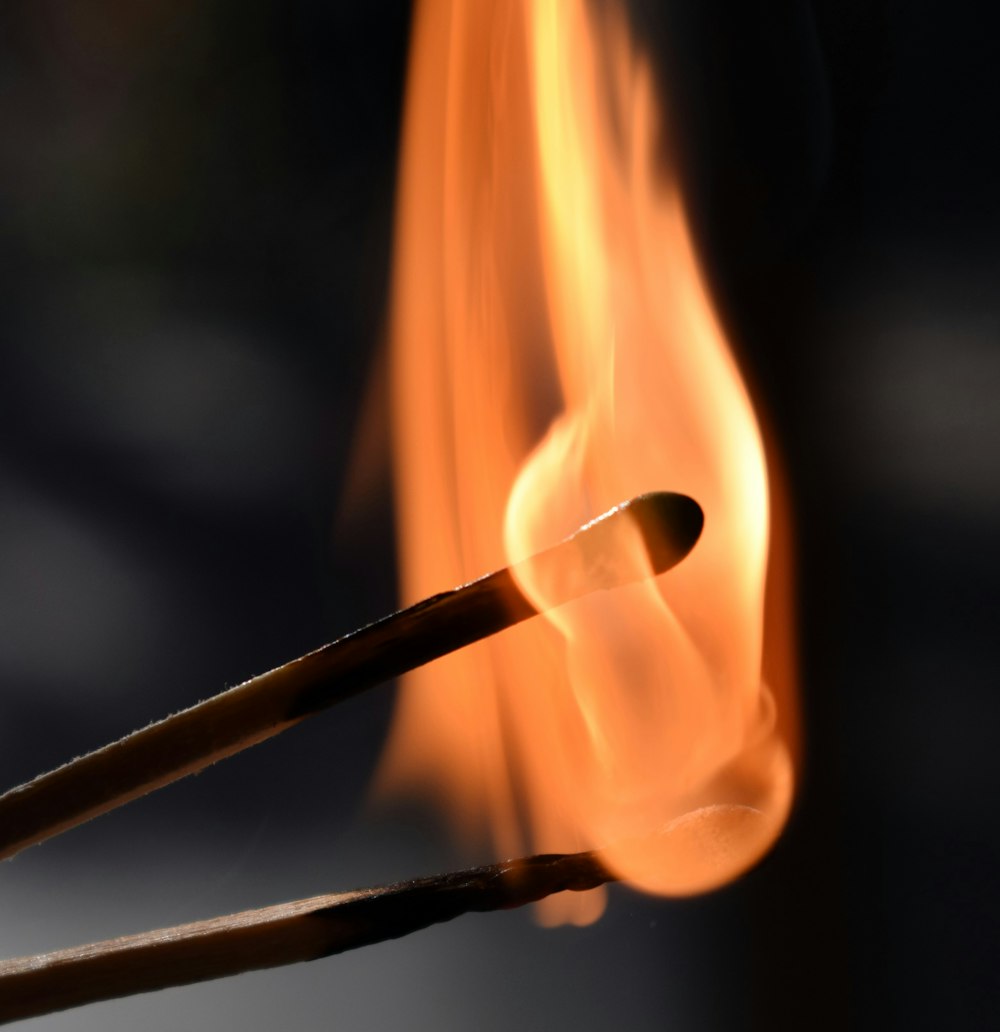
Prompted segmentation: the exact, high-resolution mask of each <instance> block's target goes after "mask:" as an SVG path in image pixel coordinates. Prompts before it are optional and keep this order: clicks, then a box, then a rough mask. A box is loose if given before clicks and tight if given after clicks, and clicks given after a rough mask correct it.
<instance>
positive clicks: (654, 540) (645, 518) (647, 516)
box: [628, 491, 705, 574]
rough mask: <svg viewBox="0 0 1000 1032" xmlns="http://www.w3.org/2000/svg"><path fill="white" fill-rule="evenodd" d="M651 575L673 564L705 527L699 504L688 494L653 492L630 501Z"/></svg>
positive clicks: (687, 550)
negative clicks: (644, 545)
mask: <svg viewBox="0 0 1000 1032" xmlns="http://www.w3.org/2000/svg"><path fill="white" fill-rule="evenodd" d="M628 511H629V513H630V514H631V516H632V518H633V519H634V520H635V522H636V524H637V525H638V527H639V530H640V532H641V533H642V539H643V541H644V542H645V544H646V551H647V552H648V553H649V561H650V563H651V564H652V567H653V573H654V574H660V573H664V572H665V571H666V570H669V569H670V568H671V567H672V566H676V565H677V564H678V563H679V562H680V561H681V560H682V559H683V558H684V557H685V556H686V555H687V554H688V553H689V552H690V551H691V549H692V548H694V546H695V545H696V544H697V542H698V538H699V537H701V531H702V528H703V527H704V526H705V514H704V512H703V511H702V508H701V506H700V505H699V504H698V503H697V502H696V501H695V500H694V499H693V498H689V497H688V496H687V495H683V494H674V493H673V492H671V491H652V492H650V493H649V494H644V495H639V496H638V497H637V498H634V499H633V500H632V501H631V502H629V506H628Z"/></svg>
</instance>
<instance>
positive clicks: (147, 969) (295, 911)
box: [0, 852, 616, 1023]
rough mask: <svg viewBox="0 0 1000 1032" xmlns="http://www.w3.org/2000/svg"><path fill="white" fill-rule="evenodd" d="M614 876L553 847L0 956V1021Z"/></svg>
mask: <svg viewBox="0 0 1000 1032" xmlns="http://www.w3.org/2000/svg"><path fill="white" fill-rule="evenodd" d="M615 880H616V876H615V875H614V874H612V873H611V872H610V871H608V870H607V869H606V868H605V867H604V866H603V865H602V863H601V860H600V855H599V854H598V853H595V852H585V853H553V854H548V855H544V856H532V857H526V858H524V859H521V860H508V861H506V862H504V863H499V864H492V865H490V866H488V867H475V868H471V869H469V870H465V871H456V872H454V873H451V874H442V875H437V876H434V877H430V878H420V879H417V880H415V881H408V882H401V883H400V884H397V885H388V886H384V887H382V888H375V889H362V890H360V891H356V892H343V893H338V894H335V895H332V896H313V897H312V898H310V899H301V900H296V901H295V902H292V903H280V904H278V905H277V906H271V907H264V908H262V909H260V910H245V911H243V912H242V913H239V914H232V915H230V916H228V917H217V918H213V919H211V920H208V921H196V922H194V923H193V924H184V925H177V926H176V927H173V928H161V929H159V930H157V931H153V932H143V933H141V934H139V935H127V936H123V937H121V938H119V939H108V940H107V941H105V942H97V943H91V944H90V945H88V946H77V947H75V948H73V949H68V950H59V951H58V952H55V953H41V954H38V955H37V956H33V957H18V958H15V959H13V960H5V961H0V1023H6V1022H8V1021H15V1020H18V1019H21V1018H28V1017H36V1016H37V1015H40V1014H51V1013H53V1012H55V1011H60V1010H66V1009H67V1008H70V1007H79V1006H81V1005H83V1004H86V1003H95V1002H97V1001H98V1000H110V999H114V998H116V997H120V996H131V995H133V994H135V993H144V992H149V991H151V990H154V989H166V988H169V987H171V986H178V985H188V984H190V983H192V982H205V981H209V980H211V979H213V978H223V977H225V976H226V975H235V974H239V973H241V972H244V971H255V970H258V969H261V968H269V967H278V966H280V965H282V964H294V963H297V962H299V961H303V960H318V959H319V958H320V957H328V956H331V955H332V954H335V953H343V952H344V951H345V950H350V949H355V948H357V947H359V946H368V945H370V944H372V943H376V942H384V941H386V940H387V939H397V938H399V937H401V936H403V935H408V934H409V933H410V932H415V931H418V930H420V929H421V928H427V927H429V926H430V925H433V924H439V923H441V922H442V921H450V920H452V919H453V918H455V917H458V916H459V915H460V914H466V913H470V912H473V911H488V910H501V909H509V908H513V907H520V906H524V905H525V904H526V903H533V902H535V901H536V900H539V899H542V898H543V897H545V896H548V895H551V894H552V893H555V892H562V891H564V890H567V889H572V890H576V891H582V890H584V889H592V888H595V887H596V886H598V885H601V884H603V883H604V882H608V881H615Z"/></svg>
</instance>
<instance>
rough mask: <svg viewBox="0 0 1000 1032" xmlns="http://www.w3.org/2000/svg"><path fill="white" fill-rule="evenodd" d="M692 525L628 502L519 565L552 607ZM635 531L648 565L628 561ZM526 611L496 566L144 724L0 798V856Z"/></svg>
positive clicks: (679, 555) (691, 505)
mask: <svg viewBox="0 0 1000 1032" xmlns="http://www.w3.org/2000/svg"><path fill="white" fill-rule="evenodd" d="M702 524H703V514H702V511H701V508H700V506H699V505H698V503H697V502H695V501H693V500H692V499H690V498H688V497H687V496H686V495H679V494H672V493H667V492H656V493H651V494H645V495H640V496H639V497H637V498H634V499H632V501H630V502H626V503H624V504H622V505H619V506H616V507H615V508H614V509H611V510H610V511H609V512H607V513H605V514H604V515H603V516H600V517H598V518H597V519H596V520H594V521H593V522H591V523H588V524H587V525H586V526H584V527H581V528H580V529H579V530H578V531H577V532H576V533H574V534H572V535H571V536H570V537H568V538H566V539H565V540H563V541H562V542H560V543H559V544H557V545H555V546H553V547H552V548H550V549H548V550H547V551H545V552H542V553H540V554H539V555H537V556H534V557H532V558H531V559H528V560H525V565H526V566H527V565H530V568H531V576H532V577H533V578H534V579H535V580H536V583H537V582H543V583H545V584H546V585H547V586H548V587H549V588H551V591H552V594H551V596H550V597H551V599H552V606H553V607H554V606H558V605H562V604H563V603H565V602H569V601H570V600H572V599H574V598H578V597H580V596H581V595H585V594H588V593H589V592H592V591H595V590H597V589H609V588H614V587H618V586H620V585H622V584H625V583H628V582H630V581H634V580H636V579H639V578H642V577H646V576H650V575H656V574H659V573H662V572H664V571H665V570H668V569H670V567H672V566H674V565H676V564H677V563H679V562H680V561H681V560H682V559H683V558H684V557H685V556H686V555H687V554H688V552H690V550H691V549H692V548H693V547H694V545H695V542H696V541H697V540H698V537H699V535H700V534H701V529H702ZM637 531H638V539H639V540H641V542H642V543H643V544H644V545H645V550H646V553H647V555H648V559H649V564H648V565H646V564H641V566H640V565H637V564H636V563H635V562H634V561H633V555H632V549H631V548H630V545H631V544H632V542H633V539H635V538H636V532H637ZM537 613H538V610H537V609H536V608H535V606H534V605H532V603H531V602H530V601H529V600H528V599H527V598H525V596H524V595H523V594H522V593H521V591H520V589H519V588H518V586H517V580H516V577H515V574H514V573H513V572H512V570H511V569H509V568H508V569H503V570H498V571H497V572H495V573H491V574H488V575H487V576H485V577H482V578H480V579H479V580H476V581H472V582H471V583H469V584H465V585H463V586H462V587H459V588H455V589H453V590H451V591H446V592H444V593H442V594H440V595H434V596H433V597H432V598H429V599H425V600H424V601H423V602H418V603H417V604H416V605H413V606H410V607H409V608H408V609H404V610H401V611H400V612H398V613H394V614H393V615H391V616H387V617H385V618H383V619H382V620H379V621H377V622H376V623H373V624H369V625H368V626H367V627H364V628H362V629H361V630H359V631H355V632H354V633H352V634H348V635H347V636H346V637H343V638H340V639H338V640H337V641H335V642H333V643H331V644H329V645H325V646H323V647H322V648H320V649H317V650H316V651H315V652H310V653H309V654H308V655H305V656H302V657H300V658H299V659H295V660H292V661H291V662H290V663H286V664H285V665H284V666H280V667H277V668H276V669H274V670H270V671H268V672H267V673H264V674H260V675H258V676H257V677H254V678H251V679H250V680H249V681H245V682H244V683H243V684H240V685H237V686H236V687H235V688H230V689H229V690H228V691H225V692H222V693H221V694H219V695H216V696H214V697H212V698H210V699H206V700H204V701H203V702H199V703H197V704H196V705H194V706H191V707H190V708H189V709H186V710H181V711H180V712H179V713H175V714H174V715H173V716H170V717H166V718H165V719H163V720H161V721H159V722H158V723H154V724H150V725H149V726H148V727H145V728H143V729H141V730H139V731H135V732H133V733H132V734H130V735H127V736H126V737H124V738H121V739H119V740H118V741H117V742H113V743H111V744H110V745H106V746H104V748H102V749H98V750H96V751H95V752H92V753H88V754H87V755H85V756H82V757H79V758H77V759H75V760H72V761H71V762H69V763H67V764H65V765H64V766H62V767H58V768H56V769H55V770H53V771H50V772H49V773H47V774H42V775H41V776H39V777H37V778H35V779H34V780H33V781H29V782H27V783H26V784H24V785H21V786H19V787H17V788H13V789H11V790H10V791H8V792H6V793H5V794H4V795H3V796H0V859H3V858H4V857H9V856H13V855H14V854H15V853H18V852H20V850H22V849H25V848H26V847H28V846H30V845H34V844H36V843H38V842H42V841H44V840H45V839H47V838H50V837H52V836H53V835H58V834H59V833H60V832H63V831H66V830H67V829H69V828H72V827H75V826H76V825H78V824H82V823H83V822H84V821H87V820H90V818H92V817H96V816H97V815H98V814H101V813H105V812H106V811H108V810H111V809H114V808H115V807H117V806H120V805H122V804H123V803H127V802H128V801H129V800H131V799H135V798H137V797H138V796H141V795H145V794H146V793H147V792H151V791H153V790H154V789H157V788H160V787H162V786H163V785H167V784H169V783H170V782H172V781H176V780H178V779H179V778H182V777H184V776H185V775H187V774H194V773H195V772H197V771H199V770H202V769H203V768H204V767H207V766H208V765H209V764H212V763H215V762H216V761H217V760H221V759H223V758H225V757H227V756H231V755H233V754H234V753H236V752H239V751H240V750H241V749H246V748H247V747H248V746H251V745H254V744H256V743H257V742H260V741H263V740H264V739H265V738H270V737H271V736H272V735H276V734H278V732H280V731H284V730H285V729H286V728H289V727H291V726H292V725H293V724H297V723H298V722H299V721H301V720H304V719H305V718H306V717H309V716H312V715H313V714H315V713H318V712H320V711H321V710H324V709H326V708H327V707H328V706H332V705H334V703H337V702H341V701H342V700H344V699H347V698H350V697H351V696H352V695H355V694H357V693H358V692H361V691H364V690H365V689H367V688H371V687H373V686H374V685H376V684H379V683H381V682H383V681H387V680H389V679H390V678H393V677H398V676H399V675H401V674H404V673H406V672H407V671H408V670H412V669H414V668H415V667H418V666H422V665H423V664H424V663H428V662H430V661H431V660H433V659H437V658H439V657H440V656H443V655H445V654H447V653H449V652H452V651H454V650H456V649H460V648H462V647H463V646H465V645H468V644H470V643H471V642H474V641H477V640H479V639H480V638H485V637H488V636H489V635H492V634H496V633H497V632H498V631H501V630H503V629H504V628H506V627H511V626H513V625H514V624H517V623H520V622H521V621H523V620H527V619H528V618H529V617H532V616H535V615H537Z"/></svg>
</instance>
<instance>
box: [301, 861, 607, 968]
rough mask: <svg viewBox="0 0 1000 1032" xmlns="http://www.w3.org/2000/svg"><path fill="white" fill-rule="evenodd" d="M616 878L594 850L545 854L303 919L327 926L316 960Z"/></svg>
mask: <svg viewBox="0 0 1000 1032" xmlns="http://www.w3.org/2000/svg"><path fill="white" fill-rule="evenodd" d="M617 880H618V876H617V875H616V874H614V873H613V872H612V871H610V870H609V869H608V868H607V867H605V866H604V864H603V863H602V862H601V859H600V855H599V854H598V853H596V852H585V853H548V854H542V855H539V856H530V857H524V858H522V859H519V860H507V861H504V862H502V863H498V864H490V865H489V866H486V867H475V868H471V869H469V870H465V871H455V872H453V873H450V874H439V875H434V876H432V877H429V878H417V879H414V880H413V881H409V882H403V883H401V884H399V885H393V886H390V887H389V888H387V889H382V890H376V891H375V892H373V893H372V894H371V896H367V897H361V898H359V899H355V900H351V901H350V902H347V903H340V904H338V905H335V906H331V907H328V908H323V909H317V910H314V911H313V912H312V913H311V914H309V915H304V916H303V920H313V921H320V922H324V923H326V924H327V925H328V928H329V930H328V931H327V932H326V933H325V934H324V935H323V942H322V945H321V948H320V951H319V952H318V953H317V955H316V957H315V958H314V959H316V960H319V959H321V958H322V957H329V956H333V955H334V954H337V953H343V952H344V951H345V950H350V949H357V948H358V947H360V946H368V945H372V944H374V943H378V942H386V941H387V940H389V939H398V938H400V937H402V936H404V935H409V934H410V933H411V932H416V931H419V930H420V929H422V928H429V927H430V926H431V925H435V924H441V923H442V922H444V921H451V920H454V919H455V918H456V917H460V916H461V915H462V914H468V913H474V912H478V913H485V912H488V911H491V910H510V909H513V908H516V907H523V906H525V905H527V904H529V903H537V902H538V901H539V900H540V899H544V898H545V897H546V896H551V895H552V894H553V893H556V892H567V891H571V892H585V891H586V890H588V889H594V888H597V886H599V885H604V884H605V883H607V882H613V881H617Z"/></svg>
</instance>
